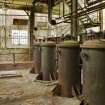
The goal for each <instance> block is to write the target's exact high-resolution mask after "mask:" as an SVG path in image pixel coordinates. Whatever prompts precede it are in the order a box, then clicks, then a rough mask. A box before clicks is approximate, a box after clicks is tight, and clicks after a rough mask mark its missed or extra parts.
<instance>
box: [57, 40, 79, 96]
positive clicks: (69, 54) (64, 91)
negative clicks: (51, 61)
mask: <svg viewBox="0 0 105 105" xmlns="http://www.w3.org/2000/svg"><path fill="white" fill-rule="evenodd" d="M57 48H58V53H59V59H58V75H59V77H58V78H59V83H60V85H61V96H64V97H72V96H73V90H74V91H77V90H80V84H81V72H80V69H79V68H80V67H79V64H80V46H79V44H78V43H77V42H75V41H65V42H62V43H60V44H58V45H57Z"/></svg>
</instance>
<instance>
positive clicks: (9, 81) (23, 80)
mask: <svg viewBox="0 0 105 105" xmlns="http://www.w3.org/2000/svg"><path fill="white" fill-rule="evenodd" d="M18 72H19V73H20V74H22V75H23V77H15V78H3V79H0V105H79V104H80V101H79V100H78V99H76V98H72V99H70V98H64V97H57V96H53V95H52V93H51V90H52V89H53V88H54V87H55V84H53V82H46V83H44V82H39V81H35V82H33V77H34V75H29V73H28V72H29V70H21V71H18Z"/></svg>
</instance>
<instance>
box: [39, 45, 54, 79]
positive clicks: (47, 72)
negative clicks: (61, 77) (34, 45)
mask: <svg viewBox="0 0 105 105" xmlns="http://www.w3.org/2000/svg"><path fill="white" fill-rule="evenodd" d="M41 70H42V73H43V80H50V79H54V78H55V77H54V76H55V74H56V45H55V44H42V46H41Z"/></svg>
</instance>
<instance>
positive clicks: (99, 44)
mask: <svg viewBox="0 0 105 105" xmlns="http://www.w3.org/2000/svg"><path fill="white" fill-rule="evenodd" d="M81 47H82V48H105V39H94V40H88V41H85V42H84V43H83V44H82V45H81Z"/></svg>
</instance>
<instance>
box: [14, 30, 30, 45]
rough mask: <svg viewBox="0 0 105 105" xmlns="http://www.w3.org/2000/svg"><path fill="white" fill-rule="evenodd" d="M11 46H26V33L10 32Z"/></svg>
mask: <svg viewBox="0 0 105 105" xmlns="http://www.w3.org/2000/svg"><path fill="white" fill-rule="evenodd" d="M12 45H28V31H25V30H12Z"/></svg>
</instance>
